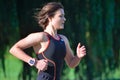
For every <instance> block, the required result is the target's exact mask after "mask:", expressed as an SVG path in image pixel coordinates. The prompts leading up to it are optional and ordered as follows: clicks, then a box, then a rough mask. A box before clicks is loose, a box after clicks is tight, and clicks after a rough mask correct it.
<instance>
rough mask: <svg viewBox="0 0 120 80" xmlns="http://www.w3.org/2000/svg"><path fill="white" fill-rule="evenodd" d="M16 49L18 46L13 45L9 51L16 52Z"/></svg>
mask: <svg viewBox="0 0 120 80" xmlns="http://www.w3.org/2000/svg"><path fill="white" fill-rule="evenodd" d="M15 51H16V46H13V47H12V48H10V50H9V53H10V54H14V53H15Z"/></svg>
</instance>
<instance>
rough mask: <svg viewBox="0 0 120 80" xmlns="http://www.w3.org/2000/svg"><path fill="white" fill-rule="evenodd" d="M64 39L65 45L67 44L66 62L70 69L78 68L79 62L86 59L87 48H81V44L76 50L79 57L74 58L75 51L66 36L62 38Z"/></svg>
mask: <svg viewBox="0 0 120 80" xmlns="http://www.w3.org/2000/svg"><path fill="white" fill-rule="evenodd" d="M62 38H63V39H64V41H65V44H66V57H65V61H66V63H67V65H68V66H69V67H71V68H74V67H76V66H77V65H78V64H79V62H80V60H81V59H82V57H84V56H85V55H86V49H85V46H81V45H80V43H79V44H78V46H77V49H76V52H77V55H76V56H74V55H73V51H72V49H71V48H70V45H69V41H68V39H67V38H66V37H65V36H62Z"/></svg>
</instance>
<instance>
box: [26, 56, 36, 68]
mask: <svg viewBox="0 0 120 80" xmlns="http://www.w3.org/2000/svg"><path fill="white" fill-rule="evenodd" d="M28 64H29V65H30V66H34V65H36V59H34V58H32V59H30V60H29V62H28Z"/></svg>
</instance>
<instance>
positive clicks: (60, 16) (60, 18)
mask: <svg viewBox="0 0 120 80" xmlns="http://www.w3.org/2000/svg"><path fill="white" fill-rule="evenodd" d="M64 15H65V14H64V10H63V9H59V10H57V11H56V12H55V15H54V16H53V17H52V18H51V23H52V25H53V26H54V28H55V29H56V30H58V29H64V23H65V21H66V19H65V17H64Z"/></svg>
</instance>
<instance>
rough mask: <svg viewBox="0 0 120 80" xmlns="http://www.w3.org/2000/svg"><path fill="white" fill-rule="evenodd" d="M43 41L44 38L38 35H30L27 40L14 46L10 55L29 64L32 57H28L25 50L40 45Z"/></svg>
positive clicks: (22, 40)
mask: <svg viewBox="0 0 120 80" xmlns="http://www.w3.org/2000/svg"><path fill="white" fill-rule="evenodd" d="M41 39H42V36H38V33H34V34H30V35H28V36H27V37H26V38H24V39H21V40H20V41H18V42H17V43H16V44H15V45H13V46H12V48H11V49H10V53H11V54H12V55H14V56H15V57H17V58H19V59H21V60H23V61H24V62H27V63H28V61H29V60H30V59H31V58H32V57H31V56H29V55H27V53H25V52H24V51H23V50H24V49H26V48H29V47H32V46H34V45H36V44H38V42H40V41H41Z"/></svg>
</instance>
